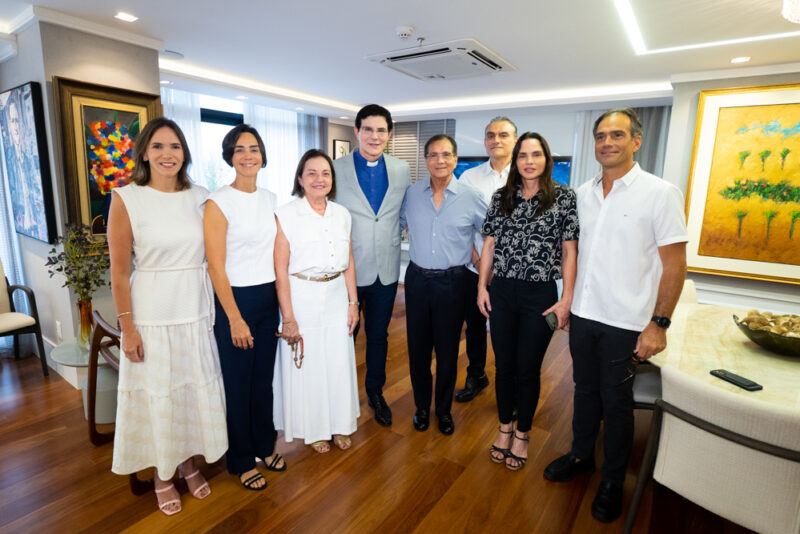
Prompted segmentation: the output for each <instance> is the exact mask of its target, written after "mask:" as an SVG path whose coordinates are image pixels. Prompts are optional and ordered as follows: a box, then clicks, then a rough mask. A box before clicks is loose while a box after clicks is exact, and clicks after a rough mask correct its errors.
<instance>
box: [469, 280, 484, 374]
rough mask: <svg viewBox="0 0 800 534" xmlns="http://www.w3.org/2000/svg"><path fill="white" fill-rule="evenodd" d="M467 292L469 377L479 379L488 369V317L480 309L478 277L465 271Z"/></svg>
mask: <svg viewBox="0 0 800 534" xmlns="http://www.w3.org/2000/svg"><path fill="white" fill-rule="evenodd" d="M464 274H465V276H466V278H467V281H466V291H467V302H466V306H467V309H466V311H465V313H466V322H467V331H466V338H467V358H468V359H469V365H468V366H467V375H468V376H471V377H474V378H477V377H479V376H483V373H484V370H485V368H486V317H484V316H483V314H482V313H481V310H480V308H478V275H477V274H475V273H473V272H472V271H470V270H469V269H466V270H465V273H464Z"/></svg>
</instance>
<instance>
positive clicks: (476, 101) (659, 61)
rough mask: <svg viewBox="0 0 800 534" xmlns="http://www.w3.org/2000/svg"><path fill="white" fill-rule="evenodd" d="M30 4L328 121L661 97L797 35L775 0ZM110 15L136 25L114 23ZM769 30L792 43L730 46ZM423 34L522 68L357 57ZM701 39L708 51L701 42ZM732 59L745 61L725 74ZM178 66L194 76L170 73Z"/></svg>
mask: <svg viewBox="0 0 800 534" xmlns="http://www.w3.org/2000/svg"><path fill="white" fill-rule="evenodd" d="M37 5H39V6H42V7H44V8H48V9H53V10H57V11H59V12H62V13H64V14H67V15H70V16H73V17H78V18H80V19H83V20H85V21H88V22H90V23H95V24H100V25H103V26H105V27H106V28H107V29H108V33H107V35H113V33H114V32H115V31H119V32H129V33H135V34H139V35H141V36H143V37H147V38H150V39H153V40H160V41H163V43H164V47H165V48H166V49H168V50H174V51H177V52H180V53H181V54H183V55H184V59H183V60H180V61H170V62H167V65H171V68H167V69H165V72H164V74H165V76H166V77H168V78H169V79H175V80H177V81H176V83H178V82H179V81H180V79H181V78H186V79H192V80H194V82H198V81H199V82H201V83H202V82H203V77H204V76H206V77H209V78H212V79H219V78H221V77H223V78H224V76H225V75H229V76H232V77H235V78H236V79H237V80H239V81H241V80H245V81H246V82H247V83H246V84H244V85H245V86H247V87H249V88H250V91H251V92H255V93H263V94H269V93H270V92H271V91H273V89H275V87H274V86H277V89H286V90H287V91H294V92H299V93H302V94H305V95H312V96H315V97H319V98H320V99H323V100H325V101H326V102H327V103H326V104H324V105H322V107H323V108H327V109H329V110H330V113H329V115H330V116H332V117H335V116H339V115H344V114H348V113H352V109H353V108H357V107H358V106H360V105H362V104H364V103H368V102H379V103H382V104H385V105H388V106H389V107H390V109H393V110H395V109H396V110H398V112H400V114H404V115H413V114H415V113H430V112H434V111H436V110H439V109H449V110H452V111H463V110H469V109H480V108H487V107H491V108H506V107H518V106H529V105H536V104H542V103H569V102H571V101H574V102H578V101H580V100H581V98H583V99H584V100H585V101H592V100H591V99H593V100H594V101H598V100H603V99H604V98H606V97H608V96H609V95H617V96H619V95H623V96H622V98H631V99H633V98H636V97H637V96H652V97H658V96H661V97H665V96H668V94H669V80H670V77H671V75H673V74H675V73H687V72H696V71H712V70H717V69H731V68H750V67H753V66H764V65H775V64H788V63H795V62H798V61H800V25H798V24H792V23H790V22H788V21H786V20H784V19H783V18H782V17H781V15H780V9H781V0H670V1H668V2H667V1H664V0H570V1H563V2H554V1H551V2H545V1H531V0H517V1H509V2H486V1H482V2H477V1H463V0H460V1H456V0H440V1H436V2H431V1H429V0H426V1H422V0H404V1H403V2H374V1H365V0H350V2H348V3H346V4H337V3H335V2H329V1H321V0H297V1H294V2H263V1H255V0H240V1H239V2H235V3H231V2H221V1H218V0H216V1H212V0H170V1H166V2H165V1H164V0H136V1H135V2H133V1H130V0H114V1H113V2H105V3H99V2H86V1H85V0H40V1H39V2H38V4H37ZM29 6H30V4H29V3H26V2H20V1H19V0H3V2H2V3H1V4H0V32H3V31H6V32H8V30H9V29H11V28H12V26H13V21H14V19H15V18H16V17H19V16H20V15H21V14H22V13H24V12H25V10H26V9H27V8H29ZM618 10H622V11H625V10H627V11H629V15H631V18H630V19H628V20H627V22H625V23H623V18H622V17H621V16H620V13H619V11H618ZM118 11H125V12H127V13H130V14H132V15H134V16H136V17H138V20H137V21H136V22H132V23H126V22H123V21H120V20H117V19H115V18H114V15H115V14H116V13H117V12H118ZM400 25H410V26H413V27H414V32H413V35H412V36H411V37H410V38H409V39H407V40H405V41H404V40H401V39H400V38H399V37H398V36H397V35H396V32H395V28H396V27H397V26H400ZM634 25H635V27H638V31H639V35H641V42H640V43H639V44H638V46H637V45H636V43H632V41H631V39H630V35H635V32H634V33H633V34H632V33H631V32H630V31H629V30H631V29H632V27H633V26H634ZM4 28H5V30H4ZM775 34H788V35H789V36H788V37H784V38H780V39H765V40H758V41H752V42H736V41H737V40H742V39H746V38H754V37H757V38H763V37H764V36H770V35H775ZM419 37H422V38H424V44H426V45H427V44H432V43H437V42H444V41H450V40H455V39H461V38H469V37H471V38H475V39H477V40H478V41H480V42H481V43H483V44H484V45H486V46H487V47H488V48H490V49H491V50H493V51H494V52H496V53H497V54H499V55H500V56H501V57H502V58H504V59H505V60H507V61H508V62H510V63H511V64H513V65H514V66H515V67H516V68H517V70H516V71H513V72H503V73H496V74H492V75H488V76H483V77H475V78H466V79H459V80H446V81H439V82H425V81H420V80H417V79H414V78H411V77H409V76H406V75H404V74H401V73H398V72H396V71H394V70H391V69H388V68H386V67H383V66H381V65H379V64H377V63H375V62H371V61H368V60H366V59H365V56H368V55H371V54H376V53H380V52H388V51H392V50H397V49H402V48H408V47H413V46H415V45H416V44H417V43H416V39H417V38H419ZM731 41H733V43H730V42H731ZM708 43H712V44H713V43H717V46H703V47H698V46H696V45H703V44H708ZM720 43H723V44H720ZM724 43H729V44H724ZM681 47H688V49H681ZM675 48H677V50H674V51H670V50H672V49H675ZM665 49H666V51H664V50H665ZM637 50H638V52H639V54H638V55H637V52H636V51H637ZM654 52H655V53H654ZM740 56H750V57H751V60H750V61H749V62H747V63H744V64H740V65H731V63H730V61H731V59H732V58H734V57H740ZM192 69H195V70H196V72H195V71H194V70H192ZM197 69H200V70H197ZM187 70H189V71H192V73H193V74H190V75H188V74H186V73H185V72H179V71H187ZM799 70H800V69H799ZM198 72H199V73H201V74H199V75H198V74H197V73H198ZM203 73H204V74H203ZM170 76H172V77H170ZM266 84H268V85H266ZM245 92H246V91H245ZM241 93H242V90H239V91H238V92H235V93H232V95H235V94H241ZM275 94H280V91H278V93H275ZM626 95H627V96H626ZM301 96H302V95H301ZM286 98H287V99H288V100H290V101H293V102H295V103H296V104H294V105H298V104H299V105H307V104H308V103H309V102H308V101H303V98H301V97H297V96H296V95H295V97H293V96H292V95H291V94H289V95H288V96H287V97H286ZM587 99H589V100H587ZM312 104H313V102H312Z"/></svg>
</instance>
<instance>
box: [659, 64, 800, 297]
mask: <svg viewBox="0 0 800 534" xmlns="http://www.w3.org/2000/svg"><path fill="white" fill-rule="evenodd" d="M787 83H795V84H796V83H800V73H793V74H781V75H769V76H751V77H746V78H728V79H723V80H702V81H695V82H683V83H674V84H673V87H674V96H673V103H672V116H671V120H670V129H669V137H668V140H667V153H666V162H665V164H664V179H666V180H669V181H670V182H672V183H674V184H675V185H677V186H678V187H680V188H681V190H682V191H683V192H684V194H685V193H686V185H687V182H688V179H689V170H690V166H691V158H692V145H693V142H694V128H695V121H696V120H697V105H698V102H699V99H700V91H702V90H706V89H720V88H727V87H753V86H763V85H777V84H787ZM798 257H800V251H798ZM689 278H691V279H693V280H694V281H695V285H696V286H697V294H698V299H699V300H700V302H705V303H709V304H719V305H727V306H732V307H743V308H748V309H749V308H758V309H760V310H770V311H774V312H780V313H798V312H800V285H792V284H781V283H775V282H762V281H759V280H748V279H743V278H734V277H730V276H718V275H708V274H700V273H689Z"/></svg>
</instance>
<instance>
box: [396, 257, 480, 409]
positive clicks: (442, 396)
mask: <svg viewBox="0 0 800 534" xmlns="http://www.w3.org/2000/svg"><path fill="white" fill-rule="evenodd" d="M465 272H466V268H464V267H463V266H462V267H454V268H451V269H448V270H447V271H439V272H438V273H431V272H427V271H425V270H422V269H420V268H419V267H418V266H417V265H415V264H414V263H409V265H408V269H406V277H405V290H406V330H407V338H408V364H409V368H410V372H411V373H410V374H411V387H412V389H413V390H414V403H415V404H416V407H417V409H418V410H420V409H425V410H427V409H430V406H431V387H432V385H433V376H432V374H431V359H432V351H434V350H435V351H436V405H435V413H436V415H438V416H442V415H449V414H450V407H451V405H452V403H453V391H454V390H455V385H456V370H457V364H458V344H459V341H460V338H461V326H462V325H463V324H464V308H465V306H464V299H465V297H466V292H465V290H464V283H465V277H464V273H465Z"/></svg>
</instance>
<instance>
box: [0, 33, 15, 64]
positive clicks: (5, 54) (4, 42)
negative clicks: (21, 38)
mask: <svg viewBox="0 0 800 534" xmlns="http://www.w3.org/2000/svg"><path fill="white" fill-rule="evenodd" d="M16 55H17V36H16V35H10V34H7V33H0V63H2V62H4V61H6V60H7V59H11V58H12V57H15V56H16Z"/></svg>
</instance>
